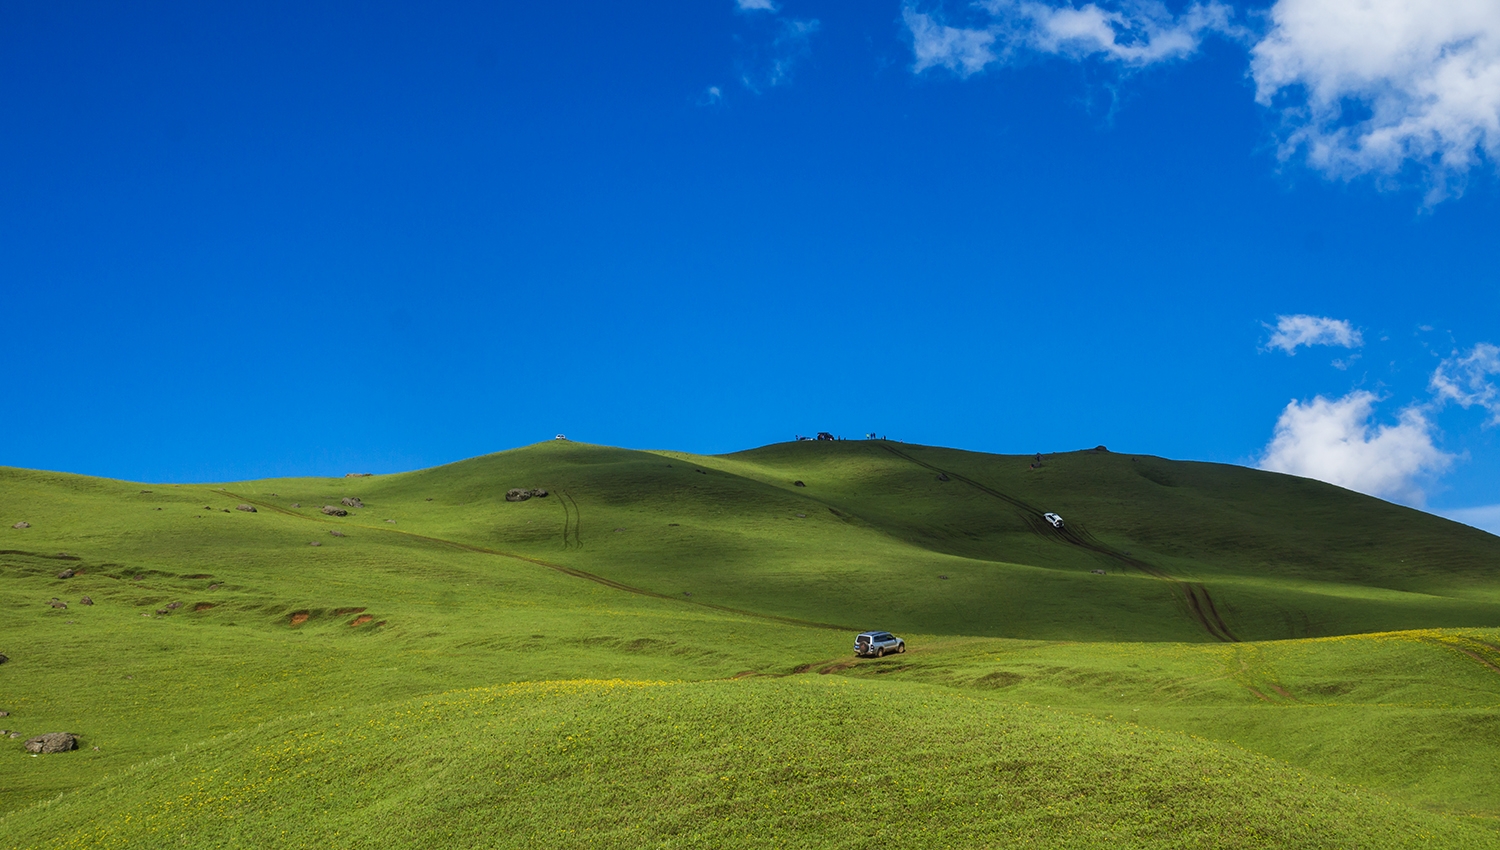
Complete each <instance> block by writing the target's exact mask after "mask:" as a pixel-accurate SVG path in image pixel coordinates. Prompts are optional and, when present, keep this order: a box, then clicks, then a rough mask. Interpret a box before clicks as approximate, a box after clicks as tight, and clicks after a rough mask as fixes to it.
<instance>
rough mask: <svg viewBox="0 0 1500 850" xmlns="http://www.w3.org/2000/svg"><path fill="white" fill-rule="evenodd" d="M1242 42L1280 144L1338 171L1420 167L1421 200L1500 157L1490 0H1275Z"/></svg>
mask: <svg viewBox="0 0 1500 850" xmlns="http://www.w3.org/2000/svg"><path fill="white" fill-rule="evenodd" d="M1270 20H1271V28H1270V30H1269V32H1268V33H1267V34H1266V36H1265V38H1264V39H1262V40H1261V41H1260V42H1259V43H1258V44H1256V45H1255V46H1254V48H1253V49H1252V50H1251V55H1252V58H1251V65H1250V70H1251V76H1252V77H1253V78H1254V80H1255V86H1256V99H1257V100H1258V101H1259V102H1260V103H1262V104H1264V105H1266V106H1275V107H1277V108H1279V109H1281V110H1282V112H1283V115H1284V117H1285V127H1284V132H1283V136H1282V143H1281V156H1282V157H1283V158H1291V157H1293V156H1296V155H1298V154H1299V153H1300V154H1302V155H1303V156H1305V157H1306V161H1307V162H1308V164H1309V165H1311V166H1312V167H1313V168H1315V169H1317V170H1319V171H1322V172H1323V173H1325V174H1327V175H1329V176H1332V177H1335V178H1342V179H1349V178H1354V177H1358V176H1362V175H1378V176H1383V177H1386V178H1390V177H1395V176H1397V175H1399V174H1400V173H1401V172H1402V171H1403V170H1404V169H1407V168H1408V167H1413V168H1416V169H1418V170H1421V171H1422V172H1424V173H1425V177H1426V179H1427V181H1428V195H1427V200H1428V202H1429V203H1435V202H1436V201H1440V200H1442V199H1443V198H1445V197H1448V196H1450V195H1451V194H1454V193H1456V192H1458V191H1461V189H1462V180H1463V177H1464V176H1465V175H1466V174H1467V173H1468V172H1469V171H1470V170H1471V169H1473V168H1474V167H1475V166H1476V165H1477V164H1478V163H1479V162H1480V160H1481V158H1482V157H1488V158H1489V159H1490V160H1491V161H1492V162H1493V161H1494V160H1495V159H1496V158H1497V157H1500V3H1496V2H1495V0H1441V2H1436V3H1422V2H1416V0H1360V2H1350V0H1277V2H1276V4H1275V5H1274V6H1273V7H1272V8H1271V10H1270Z"/></svg>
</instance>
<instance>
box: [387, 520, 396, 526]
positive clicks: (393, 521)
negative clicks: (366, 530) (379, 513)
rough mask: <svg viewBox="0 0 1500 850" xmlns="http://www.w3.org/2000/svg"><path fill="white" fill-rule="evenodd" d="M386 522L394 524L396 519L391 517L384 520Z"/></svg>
mask: <svg viewBox="0 0 1500 850" xmlns="http://www.w3.org/2000/svg"><path fill="white" fill-rule="evenodd" d="M386 522H388V523H390V524H391V525H395V524H396V521H395V520H393V519H388V520H386Z"/></svg>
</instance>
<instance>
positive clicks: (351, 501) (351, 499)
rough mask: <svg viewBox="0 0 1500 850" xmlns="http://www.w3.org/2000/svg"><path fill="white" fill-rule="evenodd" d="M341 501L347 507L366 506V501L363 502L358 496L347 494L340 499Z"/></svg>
mask: <svg viewBox="0 0 1500 850" xmlns="http://www.w3.org/2000/svg"><path fill="white" fill-rule="evenodd" d="M339 503H340V504H342V505H344V507H347V508H362V507H364V506H365V503H364V502H361V501H360V500H359V497H358V496H345V497H344V498H342V499H340V500H339Z"/></svg>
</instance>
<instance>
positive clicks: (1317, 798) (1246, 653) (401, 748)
mask: <svg viewBox="0 0 1500 850" xmlns="http://www.w3.org/2000/svg"><path fill="white" fill-rule="evenodd" d="M1037 464H1038V462H1037V459H1036V457H1035V456H1018V457H1017V456H996V455H984V454H976V453H970V452H962V451H957V450H950V449H939V448H931V447H921V446H908V445H904V444H892V443H886V442H884V441H868V442H866V441H859V442H852V441H851V442H835V443H810V442H803V443H791V444H779V445H773V446H768V447H765V448H762V449H756V450H753V451H748V452H741V453H737V454H732V455H725V456H716V457H700V456H692V455H686V454H681V453H675V452H642V451H629V450H623V449H614V448H608V447H601V446H590V445H584V444H576V443H567V442H549V443H543V444H538V445H535V446H530V447H527V448H523V449H517V450H514V451H509V452H503V453H500V454H496V455H489V456H485V457H481V458H476V459H473V460H468V461H463V462H460V463H456V464H451V465H448V466H444V467H438V468H434V469H428V470H421V471H417V472H411V473H404V474H399V475H390V476H375V477H369V478H338V479H325V478H316V479H278V480H267V481H253V482H235V483H223V484H210V485H191V486H189V485H152V484H138V483H128V482H118V481H108V480H102V479H96V478H88V477H82V476H73V475H64V474H57V473H44V472H33V471H27V470H17V469H0V654H4V655H6V656H8V657H9V660H8V661H7V662H6V663H4V664H0V710H4V711H8V712H9V716H6V717H0V728H4V729H6V730H14V731H17V732H19V733H21V737H20V738H9V737H7V738H4V739H0V847H16V848H21V847H27V848H29V847H156V846H189V847H229V846H266V847H271V846H288V847H295V846H338V847H363V846H370V847H375V846H379V847H407V846H411V847H429V846H444V847H538V846H558V847H633V846H642V847H645V846H652V847H677V846H682V847H688V846H702V847H721V846H753V847H781V846H785V847H809V846H826V847H867V846H868V847H874V846H898V847H955V846H964V847H985V846H993V847H1033V846H1055V847H1075V846H1100V847H1103V846H1109V847H1266V846H1284V847H1322V846H1326V847H1500V790H1497V789H1500V767H1497V765H1500V538H1495V537H1493V536H1490V535H1487V534H1484V533H1482V532H1479V531H1476V530H1474V529H1471V528H1468V527H1466V526H1462V525H1458V524H1455V523H1451V522H1448V521H1446V520H1442V519H1439V518H1436V517H1433V516H1430V515H1427V514H1423V513H1420V512H1417V511H1412V510H1409V509H1406V508H1401V507H1398V506H1394V505H1390V504H1388V503H1385V502H1381V501H1378V500H1374V499H1370V498H1367V497H1364V496H1360V495H1357V494H1353V493H1350V492H1348V491H1344V490H1340V489H1338V488H1334V487H1331V486H1329V485H1324V484H1320V483H1317V482H1312V481H1308V480H1304V479H1296V478H1290V477H1287V476H1281V475H1275V474H1272V473H1265V472H1259V471H1254V470H1248V469H1242V468H1237V467H1227V466H1219V465H1212V464H1199V463H1182V462H1173V461H1168V460H1164V459H1161V458H1154V457H1146V456H1133V455H1126V454H1116V453H1109V452H1102V451H1083V452H1074V453H1065V454H1058V455H1047V456H1044V457H1043V458H1042V459H1041V461H1040V464H1039V465H1037ZM799 482H800V483H799ZM515 487H523V488H536V487H541V488H546V489H547V490H549V492H550V495H549V496H547V497H546V498H533V499H530V500H528V501H524V502H507V501H506V500H505V493H506V491H507V490H509V489H510V488H515ZM344 497H358V498H359V499H360V500H361V501H362V503H363V507H354V508H349V509H348V510H349V515H348V516H346V517H330V516H327V515H325V514H323V513H322V512H321V511H320V508H321V507H322V506H323V505H338V504H339V501H340V499H342V498H344ZM238 505H249V506H254V507H255V509H256V510H255V511H254V512H248V511H242V510H237V506H238ZM1043 511H1056V512H1058V513H1060V514H1062V515H1063V516H1064V517H1065V518H1066V520H1067V525H1066V528H1065V529H1064V530H1063V531H1058V530H1056V529H1052V528H1051V527H1050V526H1048V525H1046V524H1045V523H1043V522H1042V521H1041V519H1040V514H1041V512H1043ZM23 521H24V522H27V523H29V524H30V527H29V528H22V529H18V528H12V524H13V523H17V522H23ZM64 570H73V571H75V572H76V573H77V574H76V575H74V576H72V577H69V578H59V577H58V576H59V574H60V573H62V572H63V571H64ZM1101 573H1102V574H1101ZM84 596H88V597H90V599H91V600H92V601H93V603H94V604H93V605H84V604H81V602H80V600H81V599H82V598H83V597H84ZM53 598H56V599H58V600H59V601H60V602H63V603H66V605H67V607H66V608H56V607H52V606H51V605H50V604H49V603H50V601H51V600H52V599H53ZM174 606H175V607H174ZM871 628H881V629H890V630H892V631H895V632H897V633H898V634H900V635H902V636H903V637H905V638H906V639H907V642H908V644H909V646H910V651H909V652H907V653H905V654H903V655H897V656H891V657H887V658H882V659H867V660H856V659H854V658H853V657H852V655H851V653H850V649H849V647H850V644H851V642H852V638H853V635H854V633H855V632H857V631H860V630H863V629H871ZM53 731H68V732H73V733H75V734H77V735H78V736H79V740H80V745H81V746H80V749H79V750H78V751H76V752H71V753H65V754H54V755H44V756H31V755H28V754H26V753H25V751H24V750H23V749H22V747H21V744H22V740H24V738H29V737H31V736H32V735H38V734H42V733H44V732H53Z"/></svg>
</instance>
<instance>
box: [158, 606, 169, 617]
mask: <svg viewBox="0 0 1500 850" xmlns="http://www.w3.org/2000/svg"><path fill="white" fill-rule="evenodd" d="M156 613H157V615H159V616H162V617H165V616H167V613H168V611H167V609H165V608H158V609H156Z"/></svg>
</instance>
